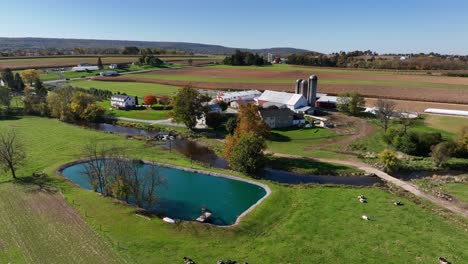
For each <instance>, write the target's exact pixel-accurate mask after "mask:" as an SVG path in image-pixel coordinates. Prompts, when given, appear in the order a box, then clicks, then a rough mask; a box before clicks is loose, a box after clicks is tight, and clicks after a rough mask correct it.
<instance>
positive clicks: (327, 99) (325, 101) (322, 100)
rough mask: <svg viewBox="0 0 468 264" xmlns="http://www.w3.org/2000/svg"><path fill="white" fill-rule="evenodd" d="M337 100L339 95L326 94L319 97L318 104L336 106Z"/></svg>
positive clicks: (318, 105)
mask: <svg viewBox="0 0 468 264" xmlns="http://www.w3.org/2000/svg"><path fill="white" fill-rule="evenodd" d="M337 101H338V97H336V96H330V95H324V96H321V97H319V99H318V100H317V103H316V106H317V107H320V108H336V103H337Z"/></svg>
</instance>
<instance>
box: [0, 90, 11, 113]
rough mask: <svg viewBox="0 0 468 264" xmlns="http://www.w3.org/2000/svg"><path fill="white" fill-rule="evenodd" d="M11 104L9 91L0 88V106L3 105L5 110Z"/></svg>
mask: <svg viewBox="0 0 468 264" xmlns="http://www.w3.org/2000/svg"><path fill="white" fill-rule="evenodd" d="M10 103H11V91H10V89H8V88H7V87H3V86H0V105H4V106H6V107H7V108H9V107H10Z"/></svg>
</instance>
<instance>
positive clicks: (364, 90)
mask: <svg viewBox="0 0 468 264" xmlns="http://www.w3.org/2000/svg"><path fill="white" fill-rule="evenodd" d="M313 69H314V68H311V71H304V70H265V69H262V70H251V69H238V68H232V69H216V68H185V69H180V70H173V71H170V75H190V76H206V77H218V78H234V79H235V78H258V79H272V80H274V79H291V84H284V83H244V82H242V83H240V82H239V83H232V82H231V83H228V82H199V81H196V82H190V83H191V84H192V86H194V87H196V88H200V89H214V90H245V89H257V90H275V91H289V92H292V91H294V83H295V80H296V79H299V78H307V76H309V75H310V74H311V73H313ZM153 74H154V75H155V78H142V77H131V76H128V75H127V76H121V77H117V78H105V77H102V78H100V77H98V78H96V80H103V81H105V80H113V81H115V80H119V81H134V82H147V83H158V84H166V85H175V86H183V85H186V84H187V83H188V82H187V81H179V80H163V79H157V76H158V75H166V74H168V73H167V72H161V71H159V72H153ZM318 76H319V92H322V93H328V94H331V95H335V94H339V93H342V92H347V91H356V92H359V93H361V94H363V95H364V96H366V97H370V98H380V97H381V98H388V99H395V100H411V101H422V102H439V103H455V104H468V78H461V77H442V76H420V75H403V74H375V73H352V72H350V73H337V72H321V73H320V74H318ZM340 79H341V80H360V81H389V82H390V85H389V86H387V85H385V86H379V85H357V84H320V80H340ZM391 81H398V82H397V83H396V84H394V85H392V84H391ZM401 82H408V83H411V82H418V83H419V84H417V86H414V85H408V86H405V85H401ZM424 83H428V85H425V84H424ZM430 83H435V84H447V85H467V88H466V89H464V88H433V87H430ZM419 86H421V87H419Z"/></svg>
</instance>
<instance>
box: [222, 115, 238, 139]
mask: <svg viewBox="0 0 468 264" xmlns="http://www.w3.org/2000/svg"><path fill="white" fill-rule="evenodd" d="M225 126H226V131H227V132H228V133H229V134H230V135H233V134H234V131H235V130H236V127H237V118H235V117H231V118H229V119H228V121H227V122H226V125H225Z"/></svg>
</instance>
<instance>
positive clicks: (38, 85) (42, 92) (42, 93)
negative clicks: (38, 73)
mask: <svg viewBox="0 0 468 264" xmlns="http://www.w3.org/2000/svg"><path fill="white" fill-rule="evenodd" d="M34 90H35V91H36V95H37V96H39V97H46V96H47V89H46V88H45V87H44V85H43V84H42V81H41V80H40V79H39V78H37V79H36V80H35V81H34Z"/></svg>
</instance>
